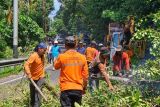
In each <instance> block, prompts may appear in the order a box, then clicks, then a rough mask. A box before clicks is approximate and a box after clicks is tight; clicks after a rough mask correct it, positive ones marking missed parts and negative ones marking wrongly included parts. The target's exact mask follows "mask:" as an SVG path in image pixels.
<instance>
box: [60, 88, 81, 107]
mask: <svg viewBox="0 0 160 107" xmlns="http://www.w3.org/2000/svg"><path fill="white" fill-rule="evenodd" d="M81 100H82V91H81V90H65V91H62V92H61V95H60V103H61V107H75V106H74V104H75V102H77V103H78V104H80V105H81Z"/></svg>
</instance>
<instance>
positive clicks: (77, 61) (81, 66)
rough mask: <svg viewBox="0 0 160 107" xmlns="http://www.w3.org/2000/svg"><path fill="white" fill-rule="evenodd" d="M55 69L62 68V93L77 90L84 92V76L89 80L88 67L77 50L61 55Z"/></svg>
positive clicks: (83, 57)
mask: <svg viewBox="0 0 160 107" xmlns="http://www.w3.org/2000/svg"><path fill="white" fill-rule="evenodd" d="M55 68H61V72H60V88H61V91H64V90H69V89H75V90H83V87H82V85H83V79H82V78H84V76H85V77H86V78H87V75H88V66H87V61H86V58H85V56H84V55H82V54H80V53H78V52H77V51H76V50H68V51H66V52H65V53H63V54H60V55H59V57H58V59H57V61H56V64H55Z"/></svg>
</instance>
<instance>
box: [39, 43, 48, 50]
mask: <svg viewBox="0 0 160 107" xmlns="http://www.w3.org/2000/svg"><path fill="white" fill-rule="evenodd" d="M38 48H42V49H44V48H47V45H46V44H45V43H44V42H41V43H39V44H38Z"/></svg>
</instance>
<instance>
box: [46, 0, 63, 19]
mask: <svg viewBox="0 0 160 107" xmlns="http://www.w3.org/2000/svg"><path fill="white" fill-rule="evenodd" d="M53 2H54V6H53V7H54V10H52V11H51V13H50V14H49V15H48V17H49V18H50V19H51V20H54V17H55V16H56V14H57V12H58V10H59V9H60V7H61V3H60V2H59V1H58V0H53Z"/></svg>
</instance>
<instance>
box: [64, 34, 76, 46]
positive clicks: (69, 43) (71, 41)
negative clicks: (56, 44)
mask: <svg viewBox="0 0 160 107" xmlns="http://www.w3.org/2000/svg"><path fill="white" fill-rule="evenodd" d="M65 45H67V46H68V47H71V48H73V47H75V46H76V39H75V38H74V37H73V36H67V37H66V38H65Z"/></svg>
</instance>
